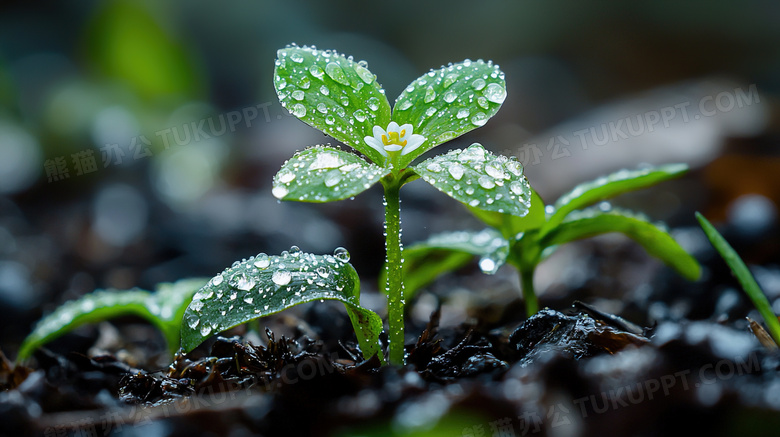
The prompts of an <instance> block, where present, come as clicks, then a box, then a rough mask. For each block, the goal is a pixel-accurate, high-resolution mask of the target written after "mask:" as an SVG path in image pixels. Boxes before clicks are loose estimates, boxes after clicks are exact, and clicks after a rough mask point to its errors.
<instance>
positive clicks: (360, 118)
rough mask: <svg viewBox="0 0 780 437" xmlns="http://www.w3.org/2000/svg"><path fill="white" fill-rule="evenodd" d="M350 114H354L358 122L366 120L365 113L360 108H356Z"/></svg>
mask: <svg viewBox="0 0 780 437" xmlns="http://www.w3.org/2000/svg"><path fill="white" fill-rule="evenodd" d="M352 115H354V116H355V120H357V121H358V122H360V123H362V122H364V121H366V113H365V112H364V111H363V110H362V109H358V110H357V111H355V113H354V114H352Z"/></svg>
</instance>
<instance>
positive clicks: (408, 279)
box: [379, 228, 509, 303]
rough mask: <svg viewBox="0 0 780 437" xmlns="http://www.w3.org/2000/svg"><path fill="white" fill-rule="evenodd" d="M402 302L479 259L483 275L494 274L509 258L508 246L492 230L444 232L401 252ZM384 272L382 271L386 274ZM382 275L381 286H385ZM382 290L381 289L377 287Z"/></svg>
mask: <svg viewBox="0 0 780 437" xmlns="http://www.w3.org/2000/svg"><path fill="white" fill-rule="evenodd" d="M403 255H404V265H403V271H404V299H405V301H406V302H407V303H409V302H410V301H411V299H412V297H413V296H414V295H415V294H416V293H417V291H419V290H420V289H421V288H422V287H425V286H426V285H428V284H429V283H431V282H433V280H434V279H436V278H437V277H439V276H440V275H442V274H444V273H447V272H450V271H454V270H457V269H459V268H460V267H463V266H464V265H466V264H468V262H469V261H471V259H472V258H474V257H475V256H476V257H479V267H480V269H481V270H482V272H483V273H486V274H489V275H492V274H495V273H496V272H497V271H498V269H499V267H501V266H502V265H504V263H505V262H506V260H507V257H508V256H509V243H508V242H507V240H505V239H504V238H503V237H502V236H501V234H500V233H499V232H497V231H496V230H494V229H490V228H488V229H484V230H482V231H479V232H470V231H456V232H444V233H441V234H436V235H433V236H431V237H430V238H429V239H427V240H425V241H421V242H419V243H414V244H412V245H410V246H409V247H407V248H406V249H404V252H403ZM385 271H386V269H383V272H385ZM384 279H385V278H384V275H383V277H382V278H380V282H379V283H380V284H384V283H385V282H384ZM380 289H382V287H380Z"/></svg>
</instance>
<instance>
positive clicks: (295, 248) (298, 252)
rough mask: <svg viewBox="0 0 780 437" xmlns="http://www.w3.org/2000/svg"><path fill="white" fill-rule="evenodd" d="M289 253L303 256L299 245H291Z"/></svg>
mask: <svg viewBox="0 0 780 437" xmlns="http://www.w3.org/2000/svg"><path fill="white" fill-rule="evenodd" d="M289 254H290V255H292V256H294V257H299V256H301V248H300V247H298V246H290V251H289Z"/></svg>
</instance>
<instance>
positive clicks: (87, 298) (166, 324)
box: [18, 278, 206, 360]
mask: <svg viewBox="0 0 780 437" xmlns="http://www.w3.org/2000/svg"><path fill="white" fill-rule="evenodd" d="M205 283H206V279H205V278H194V279H182V280H180V281H177V282H175V283H161V284H158V286H157V291H156V292H155V293H150V292H148V291H145V290H140V289H132V290H97V291H95V292H92V293H89V294H86V295H84V296H82V297H80V298H78V299H76V300H72V301H69V302H66V303H64V304H63V305H62V306H60V307H59V308H57V309H56V310H54V311H53V312H52V313H51V314H49V315H48V316H46V317H44V318H43V319H41V320H40V321H39V322H38V324H37V325H36V326H35V329H34V330H33V332H32V333H31V334H30V335H29V336H28V337H27V338H26V339H25V340H24V342H23V343H22V346H21V347H20V348H19V358H18V359H19V360H23V359H25V358H27V357H29V356H30V354H31V353H32V352H33V351H35V349H37V348H39V347H40V346H42V345H44V344H46V343H48V342H50V341H52V340H54V339H56V338H57V337H60V336H62V335H64V334H66V333H68V332H70V331H72V330H73V329H75V328H77V327H79V326H81V325H84V324H87V323H96V322H102V321H104V320H108V319H112V318H115V317H119V316H124V315H135V316H139V317H142V318H144V319H146V320H148V321H149V322H150V323H152V324H154V325H155V326H156V327H157V328H159V329H160V331H162V333H163V335H164V336H165V339H166V341H167V342H168V347H169V348H170V349H171V351H172V352H175V351H176V350H178V348H179V334H180V327H181V320H182V315H183V314H184V310H185V309H186V308H187V305H188V304H189V303H190V301H191V300H192V296H193V295H194V294H195V292H196V291H197V290H198V289H199V288H200V287H202V286H203V284H205Z"/></svg>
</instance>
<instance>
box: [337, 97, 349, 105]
mask: <svg viewBox="0 0 780 437" xmlns="http://www.w3.org/2000/svg"><path fill="white" fill-rule="evenodd" d="M339 101H340V102H341V104H342V105H344V106H349V97H347V96H341V97H340V98H339Z"/></svg>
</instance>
